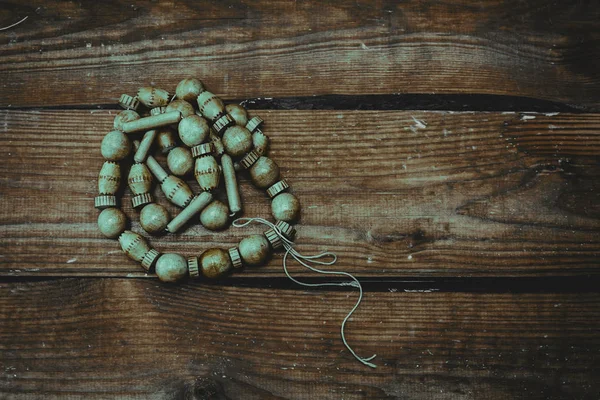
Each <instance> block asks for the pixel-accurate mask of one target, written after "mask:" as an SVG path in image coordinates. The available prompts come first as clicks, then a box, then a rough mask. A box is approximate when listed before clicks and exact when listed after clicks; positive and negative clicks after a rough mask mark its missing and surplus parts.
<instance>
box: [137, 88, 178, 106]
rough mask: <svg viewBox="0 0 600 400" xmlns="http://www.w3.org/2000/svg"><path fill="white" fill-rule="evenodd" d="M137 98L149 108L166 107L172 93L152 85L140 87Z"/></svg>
mask: <svg viewBox="0 0 600 400" xmlns="http://www.w3.org/2000/svg"><path fill="white" fill-rule="evenodd" d="M137 98H138V100H139V101H140V103H142V104H143V105H145V106H146V107H148V108H154V107H164V106H166V105H167V104H168V103H169V99H170V98H171V95H170V94H169V92H167V91H166V90H164V89H158V88H155V87H152V86H146V87H143V88H140V90H138V93H137Z"/></svg>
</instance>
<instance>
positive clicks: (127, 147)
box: [100, 131, 131, 161]
mask: <svg viewBox="0 0 600 400" xmlns="http://www.w3.org/2000/svg"><path fill="white" fill-rule="evenodd" d="M130 151H131V141H130V140H129V138H128V137H127V135H126V134H124V133H123V132H120V131H112V132H108V133H107V134H106V136H104V139H102V144H101V145H100V152H101V153H102V157H104V158H106V159H107V160H109V161H121V160H122V159H124V158H125V157H127V155H128V154H129V152H130Z"/></svg>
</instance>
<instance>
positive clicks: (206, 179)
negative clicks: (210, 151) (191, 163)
mask: <svg viewBox="0 0 600 400" xmlns="http://www.w3.org/2000/svg"><path fill="white" fill-rule="evenodd" d="M194 176H195V177H196V181H198V185H200V188H201V189H202V190H206V191H209V190H214V189H216V188H217V187H218V186H219V181H220V179H221V170H220V169H219V164H218V163H217V160H216V159H215V158H214V157H213V156H211V155H206V156H202V157H198V158H196V165H195V167H194Z"/></svg>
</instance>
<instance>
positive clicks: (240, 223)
mask: <svg viewBox="0 0 600 400" xmlns="http://www.w3.org/2000/svg"><path fill="white" fill-rule="evenodd" d="M252 222H258V223H261V224H263V225H266V226H268V227H269V228H271V229H273V231H275V233H276V234H277V236H279V238H280V239H281V242H282V244H283V248H284V249H285V254H284V255H283V270H284V272H285V274H286V275H287V277H288V278H290V279H291V280H292V281H293V282H295V283H297V284H298V285H302V286H308V287H322V286H352V287H355V288H358V290H359V295H358V300H357V301H356V304H355V305H354V307H352V310H350V312H349V313H348V315H346V318H344V321H342V327H341V330H340V333H341V336H342V342H344V345H345V346H346V348H347V349H348V351H350V353H352V355H353V356H354V357H355V358H356V359H357V360H358V361H360V362H361V363H363V364H364V365H366V366H369V367H371V368H377V365H375V364H373V363H371V362H369V361H371V360H372V359H374V358H375V357H376V356H377V354H373V355H372V356H371V357H368V358H362V357H360V356H359V355H357V354H356V353H355V352H354V350H352V347H350V345H349V344H348V342H347V341H346V335H345V334H344V328H345V327H346V322H348V319H350V317H351V316H352V314H353V313H354V311H356V309H357V308H358V306H359V305H360V302H361V301H362V298H363V289H362V285H361V284H360V282H359V281H358V279H356V277H354V275H352V274H350V273H348V272H344V271H325V270H322V269H319V268H316V267H313V266H311V265H309V264H311V263H312V264H318V265H333V264H335V262H336V261H337V256H336V255H335V253H332V252H330V251H325V252H323V253H320V254H315V255H312V256H305V255H303V254H301V253H300V252H298V251H297V250H296V249H295V248H294V242H292V241H291V240H289V239H288V238H287V237H285V235H284V234H283V233H282V232H281V230H280V229H279V228H278V227H277V226H275V224H273V223H272V222H269V221H267V220H266V219H263V218H238V219H236V220H235V221H233V226H235V227H236V228H243V227H245V226H247V225H249V224H251V223H252ZM288 255H291V256H292V258H294V260H296V261H297V262H298V263H299V264H301V265H302V266H304V267H306V268H308V269H309V270H311V271H313V272H317V273H319V274H326V275H343V276H347V277H348V278H350V279H352V280H351V281H348V282H339V283H338V282H326V283H306V282H301V281H299V280H297V279H296V278H294V277H292V276H291V275H290V273H289V271H288V268H287V258H288ZM325 257H330V258H331V259H330V260H329V261H323V260H321V259H322V258H325Z"/></svg>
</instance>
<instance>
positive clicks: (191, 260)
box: [187, 256, 200, 279]
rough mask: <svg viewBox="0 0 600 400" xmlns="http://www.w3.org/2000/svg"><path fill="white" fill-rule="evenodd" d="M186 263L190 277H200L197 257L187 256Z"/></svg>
mask: <svg viewBox="0 0 600 400" xmlns="http://www.w3.org/2000/svg"><path fill="white" fill-rule="evenodd" d="M187 265H188V273H189V274H190V278H192V279H198V278H200V268H199V266H198V257H196V256H193V257H188V259H187Z"/></svg>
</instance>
